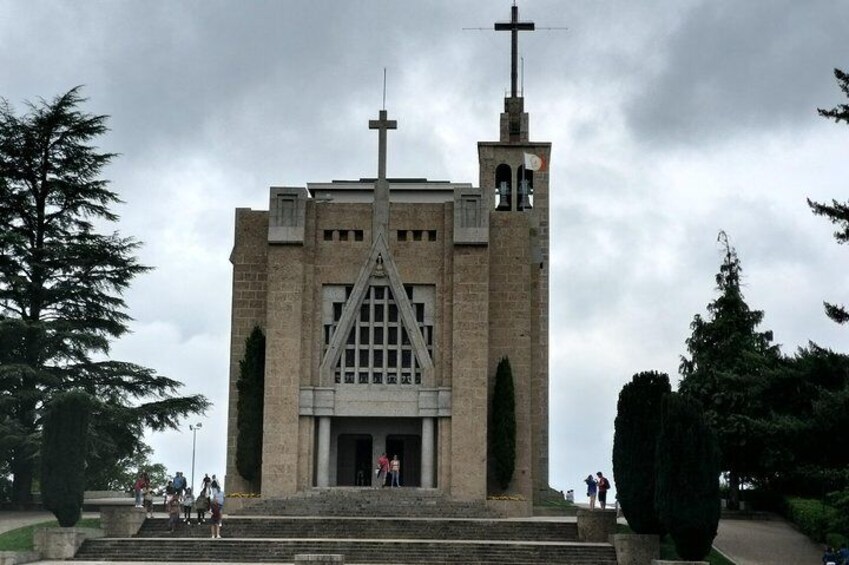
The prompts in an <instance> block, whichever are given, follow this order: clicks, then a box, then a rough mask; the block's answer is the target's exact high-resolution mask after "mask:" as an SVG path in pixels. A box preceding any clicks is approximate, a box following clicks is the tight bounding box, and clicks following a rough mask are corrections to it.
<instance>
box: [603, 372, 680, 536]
mask: <svg viewBox="0 0 849 565" xmlns="http://www.w3.org/2000/svg"><path fill="white" fill-rule="evenodd" d="M671 391H672V388H671V387H670V385H669V375H667V374H666V373H658V372H656V371H647V372H643V373H638V374H636V375H634V376H633V378H632V379H631V382H629V383H626V384H625V386H623V387H622V391H621V392H620V393H619V403H618V405H617V408H616V421H615V423H614V435H613V474H614V475H615V476H616V494H617V498H618V500H619V504H620V505H621V507H622V513H623V514H624V515H625V518H627V520H628V525H629V526H630V527H631V529H632V530H634V532H636V533H638V534H658V535H662V534H663V533H664V530H663V525H662V524H661V523H660V519H659V518H658V516H657V512H656V511H655V507H654V492H655V481H656V478H657V470H656V469H655V458H654V452H655V446H656V445H657V437H658V434H659V433H660V409H661V401H662V400H663V397H664V396H666V395H667V394H669V393H670V392H671Z"/></svg>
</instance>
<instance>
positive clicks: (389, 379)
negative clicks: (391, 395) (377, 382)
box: [386, 373, 398, 385]
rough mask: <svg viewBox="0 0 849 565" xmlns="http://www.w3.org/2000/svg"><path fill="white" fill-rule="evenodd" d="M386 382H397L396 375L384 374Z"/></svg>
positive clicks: (392, 383)
mask: <svg viewBox="0 0 849 565" xmlns="http://www.w3.org/2000/svg"><path fill="white" fill-rule="evenodd" d="M386 384H388V385H394V384H398V375H397V374H395V373H389V374H388V375H386Z"/></svg>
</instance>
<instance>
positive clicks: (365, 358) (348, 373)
mask: <svg viewBox="0 0 849 565" xmlns="http://www.w3.org/2000/svg"><path fill="white" fill-rule="evenodd" d="M404 290H405V292H406V293H407V296H408V297H409V298H410V299H411V300H412V299H413V295H414V293H413V287H412V285H404ZM345 294H346V297H348V298H349V297H350V287H349V288H346V293H345ZM343 307H344V303H343V302H334V303H333V304H332V313H333V321H332V323H329V324H325V331H324V337H325V344H324V350H325V351H327V348H328V347H329V345H330V340H331V339H332V336H333V333H334V332H335V331H336V327H337V325H338V323H339V320H340V318H341V312H342V308H343ZM413 311H414V313H415V318H416V323H417V325H418V326H419V330H420V331H421V333H422V337H423V338H424V341H425V344H426V346H427V351H428V355H430V356H431V357H432V356H433V326H432V325H426V324H425V320H424V312H425V304H424V303H421V302H413ZM334 380H335V382H336V383H337V384H340V383H345V384H368V383H371V384H390V385H394V384H399V385H412V384H417V385H418V384H421V382H422V368H421V364H420V362H419V360H418V359H417V358H416V354H415V351H414V350H413V345H412V343H411V341H410V337H409V335H408V334H407V331H406V329H405V328H404V324H403V321H402V320H401V316H400V313H399V312H398V305H397V304H396V303H395V299H394V296H393V294H392V290H391V289H390V288H389V287H386V286H372V287H370V288H369V289H368V292H367V293H366V296H365V297H363V302H362V304H361V305H360V309H359V312H358V313H357V318H356V321H355V322H354V325H353V326H352V328H351V331H350V333H349V334H348V336H347V339H346V340H345V349H344V351H343V353H342V355H340V356H339V361H338V362H337V364H336V367H335V369H334Z"/></svg>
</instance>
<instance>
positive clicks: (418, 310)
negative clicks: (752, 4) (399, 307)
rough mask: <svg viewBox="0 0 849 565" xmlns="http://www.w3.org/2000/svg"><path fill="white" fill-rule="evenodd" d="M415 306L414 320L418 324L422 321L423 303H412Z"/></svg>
mask: <svg viewBox="0 0 849 565" xmlns="http://www.w3.org/2000/svg"><path fill="white" fill-rule="evenodd" d="M414 306H415V307H416V321H417V322H418V323H420V324H423V323H424V304H422V303H421V302H418V303H416V304H414Z"/></svg>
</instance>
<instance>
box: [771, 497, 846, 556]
mask: <svg viewBox="0 0 849 565" xmlns="http://www.w3.org/2000/svg"><path fill="white" fill-rule="evenodd" d="M785 513H786V515H787V518H788V519H789V520H790V521H791V522H793V523H794V524H796V526H798V527H799V529H800V530H801V531H802V532H803V533H804V534H805V535H807V536H808V537H809V538H811V539H812V540H814V541H816V542H820V543H825V542H826V541H827V540H830V541H831V542H836V543H835V545H838V546H839V545H840V544H841V543H843V542H844V541H845V540H846V538H845V537H843V535H842V534H841V533H840V532H839V529H840V526H839V523H840V513H839V512H838V511H837V509H836V508H834V507H832V506H829V505H828V504H825V503H823V502H822V501H821V500H817V499H814V498H799V497H788V498H787V504H786V506H785ZM840 538H842V540H841V539H840Z"/></svg>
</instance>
